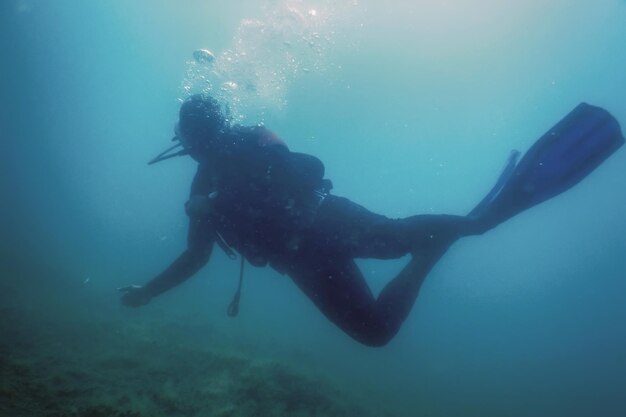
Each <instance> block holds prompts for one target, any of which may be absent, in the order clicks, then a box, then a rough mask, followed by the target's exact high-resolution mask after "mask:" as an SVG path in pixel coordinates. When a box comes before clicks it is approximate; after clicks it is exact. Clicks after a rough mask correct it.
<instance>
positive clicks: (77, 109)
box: [0, 0, 626, 417]
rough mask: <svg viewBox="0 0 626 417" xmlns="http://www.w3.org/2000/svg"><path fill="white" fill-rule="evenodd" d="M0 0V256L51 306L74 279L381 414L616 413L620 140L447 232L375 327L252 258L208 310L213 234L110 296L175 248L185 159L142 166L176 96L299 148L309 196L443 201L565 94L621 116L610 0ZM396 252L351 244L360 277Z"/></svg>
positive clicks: (377, 206) (217, 286) (619, 57)
mask: <svg viewBox="0 0 626 417" xmlns="http://www.w3.org/2000/svg"><path fill="white" fill-rule="evenodd" d="M0 19H1V20H0V27H1V29H0V34H1V36H0V52H1V55H0V56H1V57H2V60H1V61H2V64H0V91H1V93H2V94H1V96H0V97H2V105H1V109H2V111H1V112H0V124H1V126H2V146H3V147H4V150H3V152H2V161H1V162H2V164H1V165H0V172H1V177H0V186H1V187H2V195H3V196H4V197H3V198H2V199H1V202H0V214H1V215H2V226H1V227H2V229H1V230H0V231H1V235H0V236H1V237H0V251H1V252H0V253H1V254H2V256H3V258H4V259H5V262H3V263H9V260H11V262H13V260H15V259H19V260H22V261H23V262H26V263H30V264H41V265H54V266H56V267H58V268H60V269H62V270H64V271H66V273H65V274H61V275H63V276H59V275H58V274H52V273H51V274H50V276H48V277H44V279H45V280H46V281H47V285H51V284H52V285H53V286H54V285H55V284H54V283H55V281H54V280H59V281H58V282H59V284H58V285H59V286H61V285H62V286H63V288H65V287H67V288H69V289H68V290H67V291H64V294H63V297H64V299H65V300H66V302H67V305H68V306H70V307H68V308H69V309H70V311H71V308H73V307H72V306H76V308H77V309H80V308H81V303H85V302H86V301H85V299H87V298H88V299H90V300H91V299H98V300H100V302H101V303H100V304H98V306H104V307H98V308H102V309H104V310H102V311H101V312H102V314H103V315H105V316H108V315H111V316H112V317H116V318H118V319H119V318H121V319H122V320H125V321H131V322H133V323H142V321H149V320H160V319H163V320H167V321H176V320H185V321H190V320H191V321H194V322H197V323H199V324H203V323H208V324H210V325H211V326H214V327H215V328H219V329H220V331H221V332H223V334H225V335H228V337H229V340H232V344H233V346H237V349H242V347H245V350H246V352H247V354H248V355H251V356H252V357H259V358H271V359H272V360H277V361H279V362H281V363H284V364H287V365H290V366H295V367H298V366H300V367H303V368H308V369H317V370H318V371H319V372H321V373H323V374H324V375H326V376H327V377H329V378H331V379H333V380H335V381H337V383H338V384H340V385H342V386H344V387H346V388H348V389H350V390H351V391H353V392H355V393H356V395H361V396H362V397H364V398H368V399H369V400H370V401H372V402H373V403H378V404H383V405H384V406H385V407H387V409H389V410H390V411H391V412H393V413H396V415H402V416H420V415H424V416H451V415H465V416H479V415H480V416H485V415H494V416H496V415H497V416H570V417H573V416H590V415H601V416H623V415H626V401H625V400H624V398H626V397H624V392H626V328H625V326H624V323H625V322H626V307H625V306H626V281H625V280H624V278H625V276H626V257H624V255H623V254H624V252H625V251H626V238H625V237H624V231H626V220H625V219H624V213H626V191H625V190H626V175H625V174H626V169H625V168H624V167H625V166H626V151H624V150H623V149H622V150H621V151H619V152H618V153H617V154H615V155H614V156H612V157H611V158H610V159H609V160H608V161H607V162H606V163H605V164H603V165H602V167H601V168H600V169H598V170H597V171H596V172H594V173H593V175H592V176H590V177H589V178H587V179H585V180H584V181H583V182H582V183H581V184H579V185H577V186H576V187H575V188H574V189H572V190H571V191H568V192H567V193H566V194H564V195H561V196H558V197H557V198H555V199H553V200H551V201H549V202H546V203H544V204H542V205H541V206H539V207H537V208H534V209H533V210H531V211H529V212H527V213H524V214H522V215H520V216H518V217H516V218H514V219H512V220H510V221H508V222H507V223H506V224H504V225H502V226H500V227H498V228H497V229H496V230H494V231H492V232H489V233H488V234H487V235H484V236H480V237H475V238H474V237H472V238H466V239H464V240H461V241H460V242H458V243H457V244H455V246H454V247H453V248H452V249H451V251H450V252H449V253H448V254H446V256H445V257H444V258H443V259H442V261H441V262H440V263H439V265H438V266H437V267H436V268H435V269H434V270H433V272H432V273H431V275H430V276H429V278H428V279H427V281H426V283H425V285H424V287H423V288H422V292H421V294H420V296H419V299H418V301H417V303H416V305H415V308H414V309H413V311H412V313H411V315H410V316H409V318H408V319H407V321H406V322H405V324H404V326H403V328H402V329H401V331H400V333H399V334H398V336H397V337H396V338H395V339H394V340H393V341H392V342H391V343H390V344H389V345H388V346H386V347H384V348H380V349H372V348H366V347H363V346H360V345H358V344H357V343H356V342H354V341H353V340H351V339H350V338H348V337H347V336H345V335H344V334H342V333H341V332H340V331H339V330H337V329H336V328H335V327H334V326H333V325H332V324H330V323H329V322H328V321H327V320H326V319H325V318H324V317H323V316H322V315H321V314H320V313H319V312H318V311H317V310H316V309H315V308H314V306H313V305H312V304H311V303H310V301H309V300H308V299H306V298H305V297H304V296H303V295H302V294H301V293H300V292H299V291H298V290H297V288H296V287H295V286H294V285H293V284H292V283H291V281H290V280H289V279H288V278H287V277H285V276H281V275H279V274H277V273H276V272H273V271H271V270H268V269H253V268H248V270H247V273H246V282H245V284H244V285H245V288H244V295H243V299H242V308H241V314H240V317H238V318H237V319H236V320H232V319H229V318H227V317H226V315H225V308H226V305H227V304H228V302H229V301H230V298H231V297H232V293H233V291H234V288H235V286H236V278H237V274H238V269H237V267H238V263H237V262H233V261H230V260H228V259H227V258H226V257H225V256H224V255H223V254H222V253H220V252H219V251H215V253H214V256H213V259H212V260H211V263H210V265H209V266H208V267H207V268H205V269H204V270H202V271H201V272H200V273H199V274H198V275H197V276H196V277H194V278H192V279H191V280H189V281H188V282H186V283H185V284H184V285H182V286H180V287H178V288H176V289H175V290H172V291H171V292H169V293H167V294H165V295H163V296H161V297H160V298H158V299H155V300H153V302H152V303H151V304H150V305H148V306H146V307H144V308H142V309H141V310H126V309H123V308H121V307H119V306H118V304H119V303H118V299H117V294H116V293H115V291H114V289H115V288H116V287H119V286H123V285H128V284H130V283H143V282H145V281H147V280H148V279H150V278H151V277H152V276H154V274H156V273H158V272H159V271H160V270H161V269H162V268H164V267H165V266H166V265H167V264H168V263H169V262H170V260H173V259H174V258H175V257H176V256H177V255H178V254H179V253H180V252H181V251H182V250H183V248H184V245H185V239H186V228H187V224H186V221H187V219H186V216H185V213H184V209H183V205H184V202H185V201H186V199H187V196H188V192H189V184H190V181H191V178H192V176H193V173H194V169H195V164H194V163H193V161H192V160H191V159H186V158H178V159H175V160H171V161H169V162H164V163H161V164H158V165H155V166H150V167H148V166H147V165H146V162H147V161H148V160H149V159H150V158H151V157H153V156H154V155H156V154H157V153H158V152H159V151H161V150H162V149H164V148H165V147H166V146H167V145H168V141H169V139H170V138H171V136H172V127H173V124H174V122H175V121H176V117H177V110H178V106H179V104H180V100H181V99H184V97H186V96H188V95H189V94H191V93H193V92H197V91H200V90H203V89H205V90H208V91H211V92H213V93H215V94H216V95H219V96H220V98H221V99H222V100H223V101H224V103H225V104H227V105H228V106H229V107H230V109H231V112H232V116H233V118H235V119H236V120H237V121H238V122H242V123H249V124H253V123H264V124H265V125H266V126H268V127H269V128H270V129H272V130H274V131H275V132H277V133H278V134H279V135H280V136H281V137H282V138H283V139H284V140H285V141H286V142H287V143H288V144H289V146H290V148H291V149H292V150H296V151H301V152H307V153H311V154H314V155H316V156H318V157H320V158H321V159H322V160H323V161H324V163H325V165H326V170H327V176H328V177H329V178H331V179H332V180H333V182H334V184H335V189H334V192H335V193H336V194H338V195H343V196H346V197H349V198H351V199H352V200H354V201H356V202H358V203H360V204H363V205H365V206H366V207H368V208H370V209H371V210H373V211H376V212H379V213H382V214H386V215H388V216H391V217H402V216H407V215H411V214H416V213H453V214H463V213H466V212H468V211H469V210H470V209H471V208H472V207H473V205H474V204H476V203H477V202H478V201H479V200H480V198H481V196H482V195H483V194H484V193H485V192H487V191H488V189H489V188H490V186H491V185H492V183H493V181H495V178H496V177H497V175H498V173H499V170H500V169H501V167H502V165H503V164H504V161H505V159H506V157H507V155H508V153H509V151H510V150H511V149H513V148H515V149H520V150H525V149H527V148H528V147H529V146H530V145H531V144H532V143H533V142H534V140H535V139H536V138H538V137H539V136H540V135H541V134H542V133H543V132H544V131H546V130H547V129H548V128H549V127H550V126H551V125H552V124H554V123H555V122H556V121H557V120H559V119H560V118H561V117H562V116H563V115H565V114H566V113H567V112H568V111H569V110H571V109H572V108H573V107H574V106H575V105H576V104H577V103H579V102H581V101H586V102H589V103H592V104H595V105H599V106H602V107H605V108H606V109H608V110H609V111H610V112H611V113H612V114H613V115H614V116H615V117H616V118H617V119H618V120H619V121H620V122H621V123H622V125H623V126H626V48H625V47H624V45H626V3H625V2H624V1H618V0H597V1H593V2H591V1H582V0H576V1H565V0H556V1H552V2H545V1H539V0H532V1H525V2H513V3H511V2H498V1H495V0H484V1H478V0H466V1H461V0H451V1H446V2H436V1H426V0H414V1H408V0H391V1H385V2H377V1H373V0H358V1H357V0H346V1H343V0H341V1H318V2H315V1H309V0H306V1H295V0H294V1H286V0H280V1H278V0H276V1H270V0H267V1H265V0H246V1H238V2H225V1H217V0H209V1H207V0H205V1H200V0H193V1H185V2H174V1H164V0H158V1H154V0H150V1H148V0H137V1H132V2H130V1H123V0H114V1H106V2H95V1H92V2H81V1H71V0H57V1H45V0H7V1H4V2H2V4H1V5H0ZM198 48H208V49H210V50H211V51H212V52H213V53H214V54H215V57H216V61H215V62H214V63H213V64H208V65H209V66H210V67H209V68H207V64H201V63H198V62H195V61H194V60H193V55H192V53H193V51H194V50H196V49H198ZM242 52H245V54H242ZM214 71H215V72H214ZM404 262H406V260H405V259H404V260H398V261H387V262H382V261H371V260H363V261H360V265H361V266H362V267H363V270H364V271H365V274H366V277H367V279H368V282H369V283H370V285H371V287H372V289H373V290H374V291H378V290H380V288H382V286H383V285H384V284H385V283H386V282H388V280H389V279H390V278H391V277H392V276H393V275H394V274H395V273H397V271H399V270H400V269H401V267H402V266H403V264H404ZM3 277H4V278H6V279H7V280H8V278H9V277H8V275H7V273H5V272H3ZM41 279H42V277H38V279H37V280H34V279H33V281H32V282H31V281H30V278H29V277H28V276H26V277H25V278H24V279H23V280H21V281H20V283H19V285H21V286H23V288H25V289H27V290H28V291H26V293H29V292H30V293H32V295H33V298H32V299H31V300H32V301H30V302H29V301H28V300H29V298H28V297H26V298H25V300H26V301H24V303H26V304H27V305H28V307H29V308H30V309H31V310H34V311H38V308H41V314H42V315H51V314H52V315H54V313H55V312H54V311H49V310H48V311H45V303H44V302H42V301H41V300H45V298H46V294H41V293H38V291H37V289H38V286H39V285H41ZM233 349H235V348H234V347H233ZM139 359H140V358H139Z"/></svg>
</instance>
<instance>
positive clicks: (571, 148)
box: [470, 103, 624, 232]
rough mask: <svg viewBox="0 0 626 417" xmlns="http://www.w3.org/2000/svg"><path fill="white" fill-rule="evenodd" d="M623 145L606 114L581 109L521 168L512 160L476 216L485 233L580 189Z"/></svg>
mask: <svg viewBox="0 0 626 417" xmlns="http://www.w3.org/2000/svg"><path fill="white" fill-rule="evenodd" d="M623 144H624V136H623V135H622V132H621V130H620V127H619V124H618V123H617V120H615V118H614V117H613V116H611V115H610V114H609V112H607V111H606V110H604V109H602V108H600V107H595V106H591V105H589V104H586V103H581V104H579V105H578V106H577V107H576V108H575V109H574V110H572V111H571V112H570V113H569V114H568V115H567V116H565V117H564V118H563V119H562V120H561V121H559V122H558V123H557V124H556V125H555V126H554V127H553V128H552V129H550V130H549V131H548V132H547V133H546V134H544V135H543V136H542V137H540V138H539V140H537V142H535V144H534V145H533V146H531V148H530V149H529V150H528V152H526V154H525V155H524V156H523V157H522V159H521V160H520V161H519V163H517V164H516V163H515V162H516V159H517V156H518V155H519V153H516V152H515V151H514V152H513V154H512V155H511V157H509V161H508V163H507V166H506V167H505V169H504V171H503V173H502V174H501V175H500V178H499V179H498V182H497V183H496V185H495V186H494V187H493V189H492V190H491V191H490V192H489V193H488V194H487V196H486V197H485V198H484V199H483V200H482V201H481V202H480V203H479V204H478V205H477V206H476V207H475V208H474V210H472V212H471V213H470V217H473V218H475V219H476V220H477V221H478V222H479V223H480V224H481V227H480V229H481V232H482V231H486V230H488V229H490V228H492V227H495V226H497V225H498V224H500V223H502V222H503V221H505V220H507V219H509V218H511V217H513V216H514V215H516V214H518V213H520V212H522V211H524V210H526V209H528V208H530V207H533V206H535V205H537V204H539V203H541V202H543V201H545V200H548V199H550V198H552V197H554V196H556V195H558V194H560V193H562V192H564V191H566V190H568V189H569V188H571V187H573V186H574V185H576V184H577V183H578V182H580V181H581V180H582V179H583V178H585V177H586V176H587V175H589V174H590V173H591V172H592V171H593V170H595V169H596V168H597V167H598V166H600V164H602V162H604V161H605V160H606V159H607V158H608V157H609V156H611V155H612V154H613V153H614V152H615V151H616V150H617V149H619V148H620V147H621V146H622V145H623Z"/></svg>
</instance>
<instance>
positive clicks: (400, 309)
mask: <svg viewBox="0 0 626 417" xmlns="http://www.w3.org/2000/svg"><path fill="white" fill-rule="evenodd" d="M446 249H447V246H441V247H439V248H438V249H437V250H435V249H434V248H433V249H432V250H430V251H429V252H428V254H426V255H420V256H414V257H413V259H412V260H411V261H410V262H409V263H408V265H407V266H406V267H405V268H404V269H403V270H402V271H401V272H400V274H398V276H397V277H395V278H394V279H393V280H391V282H390V283H389V284H387V286H386V287H385V288H384V289H383V290H382V292H381V293H380V295H379V296H378V298H377V299H376V298H374V296H373V294H372V292H371V290H370V289H369V287H368V286H367V283H366V282H365V279H364V278H363V275H362V274H361V271H360V270H359V268H358V267H357V266H356V264H355V263H354V261H353V260H352V259H349V258H345V257H342V256H337V255H336V254H331V253H321V252H318V253H317V254H316V255H315V256H302V257H301V258H300V259H299V260H297V261H296V262H293V263H291V265H290V267H289V268H288V270H287V272H288V274H289V275H290V276H291V278H292V279H293V281H294V282H295V283H296V284H297V285H298V287H299V288H300V289H301V290H302V291H303V292H304V293H305V294H306V295H307V296H308V297H309V298H310V299H311V301H313V303H314V304H315V305H316V306H317V307H318V308H319V309H320V310H321V311H322V313H323V314H324V315H325V316H326V317H327V318H328V319H329V320H330V321H332V322H333V323H334V324H335V325H337V326H338V327H339V328H340V329H342V330H343V331H344V332H345V333H347V334H348V335H349V336H351V337H352V338H353V339H355V340H357V341H358V342H360V343H363V344H365V345H368V346H383V345H385V344H387V343H388V342H389V341H390V340H391V339H392V338H393V337H394V336H395V335H396V333H397V332H398V330H399V329H400V326H401V325H402V323H403V322H404V320H405V319H406V317H407V316H408V314H409V312H410V311H411V308H412V307H413V304H414V303H415V300H416V299H417V295H418V293H419V289H420V287H421V285H422V283H423V282H424V279H425V278H426V276H427V274H428V272H429V271H430V270H431V269H432V267H433V265H434V264H435V263H436V262H437V260H438V259H439V258H440V257H441V256H442V255H443V254H444V253H445V251H446Z"/></svg>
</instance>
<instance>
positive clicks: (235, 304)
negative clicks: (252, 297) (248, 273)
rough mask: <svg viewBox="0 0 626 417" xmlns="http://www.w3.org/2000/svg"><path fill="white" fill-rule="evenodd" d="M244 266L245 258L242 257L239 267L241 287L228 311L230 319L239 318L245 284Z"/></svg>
mask: <svg viewBox="0 0 626 417" xmlns="http://www.w3.org/2000/svg"><path fill="white" fill-rule="evenodd" d="M243 264H244V257H243V255H241V263H240V265H239V286H238V287H237V292H235V296H234V297H233V301H231V303H230V305H229V306H228V310H227V311H226V312H227V313H228V315H229V316H230V317H237V314H239V299H240V298H241V285H242V283H243Z"/></svg>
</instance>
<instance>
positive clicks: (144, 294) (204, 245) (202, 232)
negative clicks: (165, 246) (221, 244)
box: [118, 215, 215, 307]
mask: <svg viewBox="0 0 626 417" xmlns="http://www.w3.org/2000/svg"><path fill="white" fill-rule="evenodd" d="M214 242H215V232H214V229H213V227H212V226H211V224H210V222H209V220H208V218H207V217H206V216H195V215H192V216H190V219H189V232H188V235H187V250H185V251H184V252H183V253H182V254H181V255H180V256H179V257H178V258H176V260H175V261H174V262H172V264H171V265H170V266H168V267H167V268H166V269H165V270H164V271H163V272H161V273H160V274H159V275H157V276H156V277H154V278H153V279H152V280H151V281H149V282H148V283H147V284H146V285H144V286H139V285H130V286H127V287H122V288H118V290H119V291H121V292H123V295H122V299H121V301H122V304H124V305H125V306H127V307H140V306H142V305H145V304H148V303H149V302H150V300H151V299H152V298H153V297H156V296H157V295H159V294H161V293H164V292H165V291H168V290H170V289H172V288H174V287H175V286H177V285H179V284H181V283H182V282H184V281H186V280H187V279H189V278H190V277H191V276H192V275H193V274H195V273H196V272H198V270H200V268H202V267H203V266H204V265H206V263H207V262H208V261H209V258H210V257H211V252H212V251H213V246H214Z"/></svg>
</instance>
